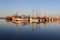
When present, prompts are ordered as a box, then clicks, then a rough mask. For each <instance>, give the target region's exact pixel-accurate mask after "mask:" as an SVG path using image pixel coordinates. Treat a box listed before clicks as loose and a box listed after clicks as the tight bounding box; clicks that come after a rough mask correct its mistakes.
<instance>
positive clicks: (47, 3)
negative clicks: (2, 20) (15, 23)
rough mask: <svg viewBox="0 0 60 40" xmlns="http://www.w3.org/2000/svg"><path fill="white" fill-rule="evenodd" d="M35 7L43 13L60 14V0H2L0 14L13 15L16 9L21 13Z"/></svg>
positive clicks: (0, 0)
mask: <svg viewBox="0 0 60 40" xmlns="http://www.w3.org/2000/svg"><path fill="white" fill-rule="evenodd" d="M33 9H35V10H39V11H40V12H41V14H47V15H60V0H0V16H4V15H5V16H6V15H10V14H11V15H12V14H14V13H15V12H16V11H18V12H19V14H21V12H24V11H25V12H31V11H32V10H33ZM25 14H26V13H25Z"/></svg>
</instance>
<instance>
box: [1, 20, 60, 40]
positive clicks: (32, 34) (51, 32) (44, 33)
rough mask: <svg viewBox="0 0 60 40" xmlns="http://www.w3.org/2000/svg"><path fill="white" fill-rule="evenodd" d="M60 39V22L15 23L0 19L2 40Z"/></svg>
mask: <svg viewBox="0 0 60 40" xmlns="http://www.w3.org/2000/svg"><path fill="white" fill-rule="evenodd" d="M40 39H41V40H60V23H57V22H56V23H54V22H52V23H47V24H43V23H40V24H36V23H34V24H29V23H26V24H23V23H20V24H15V23H12V22H6V21H5V20H0V40H40Z"/></svg>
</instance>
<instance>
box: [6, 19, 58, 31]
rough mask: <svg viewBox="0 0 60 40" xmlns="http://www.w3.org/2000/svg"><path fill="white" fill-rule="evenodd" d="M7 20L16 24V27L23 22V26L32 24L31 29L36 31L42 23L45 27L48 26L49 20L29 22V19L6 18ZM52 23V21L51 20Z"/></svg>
mask: <svg viewBox="0 0 60 40" xmlns="http://www.w3.org/2000/svg"><path fill="white" fill-rule="evenodd" d="M6 22H11V23H13V24H16V28H18V24H21V26H24V27H25V26H26V25H30V26H31V31H34V30H35V31H36V30H39V29H40V24H43V25H44V27H45V26H46V24H47V23H49V22H41V23H40V22H31V23H30V22H29V21H13V20H6ZM55 22H57V21H55ZM50 23H51V22H50Z"/></svg>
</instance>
